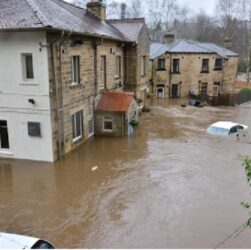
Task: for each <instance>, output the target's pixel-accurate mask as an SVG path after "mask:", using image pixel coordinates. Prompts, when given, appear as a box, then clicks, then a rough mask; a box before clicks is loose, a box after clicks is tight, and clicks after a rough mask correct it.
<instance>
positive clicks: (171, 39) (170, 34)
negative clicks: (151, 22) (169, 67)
mask: <svg viewBox="0 0 251 250" xmlns="http://www.w3.org/2000/svg"><path fill="white" fill-rule="evenodd" d="M163 40H164V42H165V43H173V42H174V41H175V40H176V33H175V32H168V33H166V34H165V35H164V38H163Z"/></svg>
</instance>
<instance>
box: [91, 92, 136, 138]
mask: <svg viewBox="0 0 251 250" xmlns="http://www.w3.org/2000/svg"><path fill="white" fill-rule="evenodd" d="M138 116H139V115H138V105H137V102H136V101H135V99H134V93H131V92H111V91H108V92H104V93H103V94H102V96H101V98H100V100H99V102H98V105H97V107H96V112H95V134H96V135H102V136H117V137H119V136H122V137H124V136H128V135H130V134H132V133H133V130H134V127H135V125H137V123H138Z"/></svg>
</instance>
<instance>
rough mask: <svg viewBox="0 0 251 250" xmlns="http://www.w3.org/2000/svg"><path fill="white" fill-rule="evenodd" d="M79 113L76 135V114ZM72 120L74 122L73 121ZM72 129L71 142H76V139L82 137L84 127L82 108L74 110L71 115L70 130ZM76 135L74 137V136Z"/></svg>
mask: <svg viewBox="0 0 251 250" xmlns="http://www.w3.org/2000/svg"><path fill="white" fill-rule="evenodd" d="M79 113H80V114H81V117H80V135H77V126H76V124H77V114H79ZM73 121H74V123H73ZM73 130H74V134H72V138H73V143H74V142H77V141H78V140H80V139H82V138H83V131H84V128H83V110H80V111H78V112H76V113H75V114H73V115H72V132H73ZM74 136H76V137H74Z"/></svg>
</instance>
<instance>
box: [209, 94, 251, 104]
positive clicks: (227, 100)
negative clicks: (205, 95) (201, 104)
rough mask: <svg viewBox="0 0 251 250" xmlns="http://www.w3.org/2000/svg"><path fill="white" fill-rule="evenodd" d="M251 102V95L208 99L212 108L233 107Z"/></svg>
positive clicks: (222, 96)
mask: <svg viewBox="0 0 251 250" xmlns="http://www.w3.org/2000/svg"><path fill="white" fill-rule="evenodd" d="M249 101H251V93H238V94H233V95H221V96H215V97H212V98H209V99H208V102H209V104H210V105H212V106H235V105H240V104H243V103H245V102H249Z"/></svg>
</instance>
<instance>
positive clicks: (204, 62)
mask: <svg viewBox="0 0 251 250" xmlns="http://www.w3.org/2000/svg"><path fill="white" fill-rule="evenodd" d="M201 72H202V73H209V59H202V71H201Z"/></svg>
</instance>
